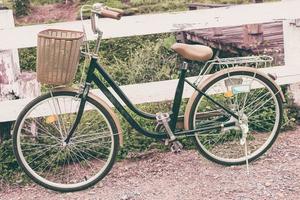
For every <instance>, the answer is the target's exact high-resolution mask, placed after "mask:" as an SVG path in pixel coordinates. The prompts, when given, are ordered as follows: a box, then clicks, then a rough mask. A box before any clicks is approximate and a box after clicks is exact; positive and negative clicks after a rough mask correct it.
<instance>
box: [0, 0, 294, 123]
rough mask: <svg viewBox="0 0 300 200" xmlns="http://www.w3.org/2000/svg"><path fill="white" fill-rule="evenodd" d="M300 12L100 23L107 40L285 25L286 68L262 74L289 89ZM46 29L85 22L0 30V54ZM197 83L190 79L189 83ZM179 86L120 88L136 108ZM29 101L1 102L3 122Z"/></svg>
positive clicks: (287, 7)
mask: <svg viewBox="0 0 300 200" xmlns="http://www.w3.org/2000/svg"><path fill="white" fill-rule="evenodd" d="M299 10H300V1H299V0H283V1H282V2H273V3H263V4H249V5H239V6H231V7H225V8H214V9H208V10H195V11H186V12H175V13H162V14H148V15H139V16H129V17H123V18H122V19H121V20H120V21H115V20H111V19H102V20H101V21H100V22H99V27H101V29H102V30H103V32H104V38H116V37H127V36H133V35H146V34H156V33H165V32H176V31H183V30H192V29H200V28H211V27H224V26H236V25H244V24H252V23H264V22H271V21H283V23H284V43H285V45H284V47H285V66H277V67H272V68H267V69H262V70H266V71H267V72H268V73H274V74H276V75H277V76H278V79H277V83H278V84H290V83H295V82H299V80H300V68H299V66H298V65H299V64H298V63H300V28H299V27H298V26H296V23H294V22H295V19H299V18H300V11H299ZM0 20H3V19H0ZM0 23H1V21H0ZM89 23H90V22H89V21H88V20H87V21H84V24H85V25H86V28H88V30H87V32H88V39H89V40H92V39H94V38H95V36H94V35H93V34H92V31H91V29H90V26H89V25H90V24H89ZM47 28H63V29H71V30H81V23H80V22H79V21H75V22H64V23H55V24H43V25H34V26H24V27H16V28H9V29H5V30H0V50H6V49H14V48H26V47H34V46H36V41H37V33H38V32H39V31H41V30H43V29H47ZM193 78H194V77H191V79H193ZM176 83H177V82H176V80H169V81H159V82H151V83H143V84H135V85H127V86H122V89H124V92H125V93H126V94H127V95H128V96H129V98H130V99H131V100H132V101H133V103H135V104H139V103H146V102H159V101H165V100H172V98H173V96H174V93H175V87H176ZM185 88H186V89H185V91H184V97H186V98H187V97H189V96H190V95H191V94H192V92H193V90H192V89H191V88H190V87H189V86H186V87H185ZM145 91H147V92H145ZM93 92H94V93H96V94H97V95H100V96H101V97H103V95H102V94H101V93H100V91H98V90H94V91H93ZM30 100H31V99H29V98H28V99H21V100H11V101H3V102H0V122H5V121H13V120H15V119H16V118H17V115H18V114H19V112H20V111H21V109H22V108H23V107H24V106H25V105H26V104H27V103H28V102H29V101H30Z"/></svg>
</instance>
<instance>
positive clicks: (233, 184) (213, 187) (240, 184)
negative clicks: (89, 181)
mask: <svg viewBox="0 0 300 200" xmlns="http://www.w3.org/2000/svg"><path fill="white" fill-rule="evenodd" d="M299 133H300V127H298V129H297V130H296V131H290V132H285V133H282V134H281V135H280V137H279V139H278V140H277V141H276V143H275V145H274V146H273V148H272V149H271V150H269V151H268V153H267V155H264V156H262V157H261V158H260V159H259V160H257V161H255V162H253V163H251V164H250V174H249V175H248V174H247V172H246V167H245V166H233V167H224V166H220V165H217V164H214V163H212V162H210V161H208V160H206V159H205V158H203V157H201V156H199V154H198V153H197V152H196V151H193V150H191V151H183V152H182V153H180V154H177V155H176V154H173V153H158V152H147V153H144V154H141V155H139V156H136V157H134V159H127V160H124V161H122V162H118V163H117V164H115V166H114V167H113V169H112V171H111V172H110V174H109V175H108V176H107V177H106V178H104V179H103V180H102V181H100V182H99V183H98V184H97V185H96V186H95V187H93V188H90V189H88V190H85V191H81V192H76V193H66V194H62V193H57V192H53V191H49V190H46V189H44V188H42V187H39V186H37V185H34V184H32V185H29V186H26V187H20V188H19V187H14V188H9V189H7V190H5V191H2V192H0V199H1V200H2V199H3V200H8V199H26V200H30V199H49V200H51V199H80V200H83V199H94V200H96V199H105V200H110V199H112V200H148V199H149V200H156V199H158V200H170V199H174V200H177V199H178V200H179V199H180V200H197V199H201V200H202V199H222V200H224V199H241V200H250V199H260V200H261V199H280V200H281V199H300V138H299Z"/></svg>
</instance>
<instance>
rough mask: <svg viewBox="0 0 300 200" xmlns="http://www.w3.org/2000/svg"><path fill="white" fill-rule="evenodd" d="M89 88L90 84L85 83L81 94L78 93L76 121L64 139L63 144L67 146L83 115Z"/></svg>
mask: <svg viewBox="0 0 300 200" xmlns="http://www.w3.org/2000/svg"><path fill="white" fill-rule="evenodd" d="M90 87H91V83H85V86H84V88H83V90H82V92H81V93H79V97H81V98H80V105H79V108H78V112H77V115H76V119H75V121H74V123H73V125H72V127H71V129H70V130H69V131H68V135H67V137H66V139H65V141H64V142H65V144H68V143H69V142H70V139H71V137H72V136H73V135H74V133H75V130H76V128H77V126H78V124H79V122H80V120H81V117H82V114H83V111H84V107H85V103H86V99H87V96H88V94H89V91H90Z"/></svg>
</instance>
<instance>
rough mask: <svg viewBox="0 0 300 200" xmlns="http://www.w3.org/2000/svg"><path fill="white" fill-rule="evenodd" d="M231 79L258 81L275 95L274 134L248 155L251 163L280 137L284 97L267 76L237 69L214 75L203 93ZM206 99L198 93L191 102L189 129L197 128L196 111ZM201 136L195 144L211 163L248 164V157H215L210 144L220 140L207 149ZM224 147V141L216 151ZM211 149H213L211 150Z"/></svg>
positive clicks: (195, 138) (207, 143)
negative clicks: (240, 78) (242, 78)
mask: <svg viewBox="0 0 300 200" xmlns="http://www.w3.org/2000/svg"><path fill="white" fill-rule="evenodd" d="M230 77H231V78H234V77H249V78H253V79H256V80H257V82H259V83H261V84H262V85H264V86H266V88H267V89H268V91H269V92H270V93H272V95H274V96H273V100H274V102H275V104H276V105H275V107H276V111H275V113H276V117H275V118H276V119H275V122H274V127H273V128H272V133H271V134H270V136H269V137H268V138H267V139H266V142H265V143H263V144H262V146H261V148H258V149H257V150H255V151H254V152H251V154H250V155H247V157H248V158H247V160H248V162H251V161H253V160H255V159H257V158H258V157H260V156H261V155H263V154H264V153H265V152H266V151H267V150H268V149H269V148H270V147H271V146H272V145H273V143H274V142H275V140H276V138H277V137H278V134H279V130H280V127H281V123H282V118H283V108H282V102H283V99H282V97H281V95H280V92H279V91H278V88H277V87H276V86H275V85H274V84H273V83H272V81H270V79H268V78H266V76H263V75H262V74H260V73H256V72H255V71H253V70H244V71H243V69H238V70H235V69H233V70H232V69H231V70H228V71H227V72H226V71H220V72H217V74H215V75H213V78H212V79H210V80H209V81H208V82H207V83H206V84H205V85H203V86H202V87H201V91H202V92H204V93H206V94H207V93H209V91H208V90H210V88H212V87H213V86H214V85H217V84H218V83H219V82H222V80H226V79H229V78H230ZM204 98H205V97H204V95H202V94H201V93H198V94H197V96H196V98H194V100H193V101H192V102H191V106H190V109H189V110H188V111H187V115H186V116H188V122H187V125H188V127H187V128H188V129H190V130H192V129H194V128H195V119H196V118H195V114H196V113H197V111H196V110H197V109H198V105H200V102H201V101H202V100H203V99H204ZM207 101H208V100H207ZM203 102H204V101H203ZM244 106H245V105H244ZM227 108H228V107H227ZM255 112H256V111H255ZM245 115H246V114H245ZM250 117H252V113H251V116H250ZM259 117H260V118H262V117H261V116H259ZM227 120H228V119H227ZM249 121H250V120H249ZM216 123H219V122H216ZM251 131H252V132H253V135H254V131H255V130H251ZM232 132H233V131H232ZM261 132H263V131H261ZM214 133H216V132H214ZM201 134H202V133H199V134H198V135H197V134H195V137H194V141H195V144H196V147H197V149H198V151H199V152H200V154H202V155H203V156H204V157H205V158H207V159H209V160H211V161H213V162H215V163H218V164H221V165H226V166H230V165H242V164H246V157H245V156H244V157H241V158H236V159H232V158H227V157H226V158H224V157H225V155H224V157H222V156H221V155H222V154H223V153H221V152H220V153H219V154H220V155H215V154H217V153H212V151H213V147H211V146H212V145H209V144H213V145H215V144H216V143H218V142H219V140H215V139H212V140H214V141H212V142H211V143H209V142H206V144H205V145H206V147H205V145H204V144H202V143H204V142H202V143H201V141H200V139H199V135H201ZM217 134H220V133H217ZM204 137H207V138H208V137H212V136H205V135H203V138H204ZM220 137H223V136H219V138H220ZM247 137H248V136H247ZM249 137H250V136H249ZM258 137H259V136H258ZM212 138H213V137H212ZM254 138H255V137H254ZM255 139H256V138H255ZM207 140H209V139H207ZM224 140H226V139H224ZM230 140H232V139H228V143H229V142H231V145H232V143H233V142H232V141H230ZM252 140H253V139H252ZM258 140H259V139H258ZM221 142H222V141H220V143H221ZM214 143H215V144H214ZM253 143H254V142H253ZM223 144H224V145H223ZM222 145H223V146H224V148H225V147H226V145H225V142H224V141H223V143H222V144H221V145H220V144H216V145H215V146H216V149H217V148H220V147H221V146H222ZM209 148H211V149H209ZM227 148H229V149H230V148H231V146H230V145H227ZM215 151H216V152H217V151H218V150H215ZM224 151H225V150H224ZM228 151H230V150H228ZM230 153H231V152H230ZM230 153H229V154H230Z"/></svg>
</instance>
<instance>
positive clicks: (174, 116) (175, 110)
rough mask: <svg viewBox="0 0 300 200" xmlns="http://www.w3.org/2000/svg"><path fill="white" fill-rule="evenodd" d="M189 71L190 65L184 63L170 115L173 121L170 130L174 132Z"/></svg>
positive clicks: (181, 67) (180, 68)
mask: <svg viewBox="0 0 300 200" xmlns="http://www.w3.org/2000/svg"><path fill="white" fill-rule="evenodd" d="M187 69H188V63H187V62H186V61H184V62H183V63H182V65H181V66H180V67H179V70H180V74H179V80H178V84H177V88H176V92H175V97H174V101H173V106H172V113H171V115H170V118H171V121H170V128H171V130H172V131H173V132H174V131H175V128H176V124H177V120H178V114H179V110H180V104H181V101H182V93H183V89H184V80H185V76H186V72H187Z"/></svg>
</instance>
